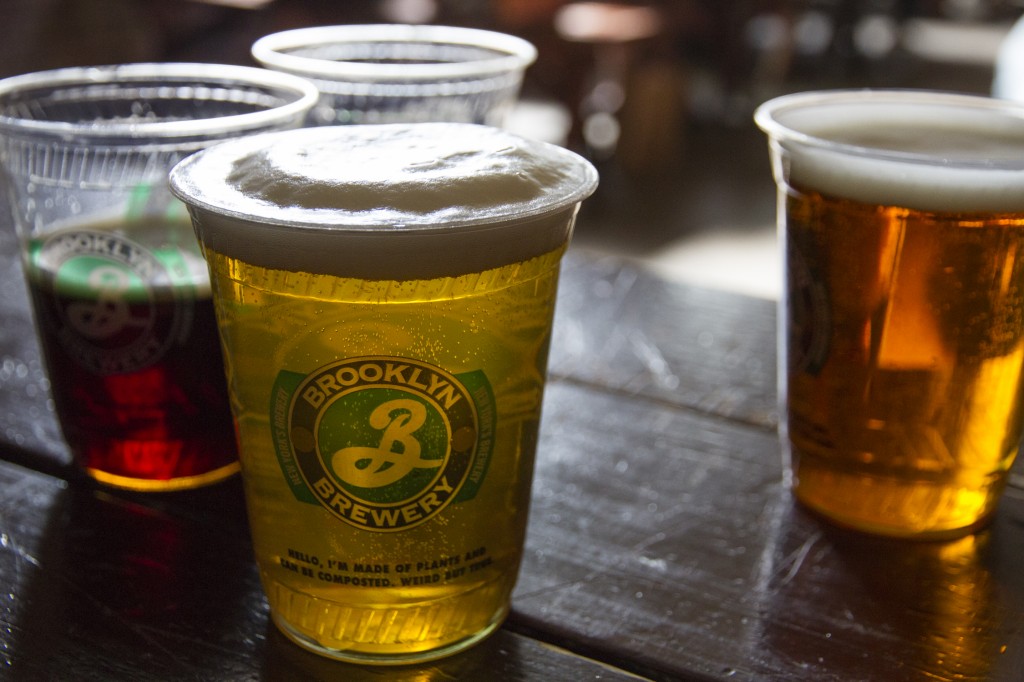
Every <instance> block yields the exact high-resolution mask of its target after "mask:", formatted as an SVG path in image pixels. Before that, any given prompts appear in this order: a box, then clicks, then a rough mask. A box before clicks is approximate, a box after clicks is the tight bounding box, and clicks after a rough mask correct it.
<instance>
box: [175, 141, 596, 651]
mask: <svg viewBox="0 0 1024 682" xmlns="http://www.w3.org/2000/svg"><path fill="white" fill-rule="evenodd" d="M171 182H172V186H173V187H174V190H175V191H176V192H177V193H178V195H179V196H181V197H182V198H183V199H184V200H185V201H186V202H187V203H188V204H189V207H190V209H191V211H192V214H193V218H194V220H195V224H196V230H197V232H198V234H199V236H200V240H201V241H202V243H203V247H204V249H205V253H206V257H207V262H208V263H209V266H210V272H211V278H212V284H213V294H214V301H215V303H216V305H217V311H218V321H219V323H220V325H221V326H220V332H221V337H222V340H223V344H224V349H225V353H226V356H227V357H228V358H229V363H228V366H229V372H230V381H229V385H230V387H231V391H232V401H231V404H232V407H233V409H234V410H235V420H236V423H237V424H238V429H239V442H240V444H241V458H242V476H243V477H244V479H245V483H246V486H245V488H246V499H247V503H248V508H249V519H250V526H251V529H252V533H253V543H254V547H255V551H256V560H257V563H258V564H259V566H260V569H261V576H262V580H263V586H264V589H265V590H266V592H267V597H268V599H269V602H270V608H271V614H272V616H273V618H274V622H275V623H276V624H277V625H278V626H279V627H280V629H281V630H282V631H283V632H284V633H285V634H286V635H288V636H289V637H290V638H291V639H293V640H294V641H296V642H297V643H299V644H300V645H302V646H304V647H306V648H308V649H310V650H312V651H315V652H317V653H320V654H322V655H325V656H330V657H334V658H338V659H343V660H350V661H362V662H366V663H376V664H399V663H410V662H415V661H423V660H429V659H433V658H437V657H439V656H443V655H446V654H451V653H454V652H455V651H458V650H461V649H463V648H465V647H467V646H469V645H471V644H473V643H474V642H477V641H479V640H480V639H481V638H483V637H484V636H486V635H487V634H488V633H490V632H492V631H493V630H494V629H495V628H497V627H498V626H499V625H500V624H501V622H502V620H503V619H504V617H505V615H506V614H507V613H508V608H509V597H510V595H511V592H512V588H513V586H514V585H515V581H516V576H517V573H518V568H519V561H520V557H521V556H522V544H523V538H524V534H525V531H526V520H527V510H528V507H529V499H530V485H531V480H532V471H533V461H534V453H535V449H536V445H537V436H538V432H539V423H540V417H541V405H542V398H543V392H544V384H545V378H546V363H547V349H548V343H549V339H550V333H551V321H552V315H553V309H554V303H555V295H556V291H557V284H558V272H559V264H560V261H561V258H562V255H563V253H564V251H565V248H566V245H567V243H568V240H569V238H570V235H571V233H572V229H573V225H574V222H575V218H576V214H577V211H578V209H579V206H580V203H581V202H582V201H583V200H584V199H585V198H586V197H587V196H589V195H590V193H591V192H593V190H594V188H595V186H596V184H597V173H596V171H595V170H594V169H593V167H592V166H591V165H590V164H589V163H587V162H586V161H584V160H583V159H581V158H579V157H577V156H576V155H575V154H573V153H571V152H569V151H567V150H565V149H562V148H559V147H554V146H553V145H546V144H544V143H541V142H536V141H527V140H523V139H522V138H518V137H516V136H514V135H511V134H510V133H507V132H505V131H502V130H499V129H497V128H494V127H490V126H480V125H470V124H463V123H420V124H395V125H379V126H377V125H371V126H334V127H313V128H306V129H304V130H297V131H288V132H284V133H272V134H268V135H261V136H257V137H252V138H246V139H244V140H238V141H235V142H229V143H225V144H223V145H218V146H217V147H215V148H212V149H209V150H206V151H204V152H201V153H199V154H197V155H195V156H193V157H192V158H190V159H187V160H185V161H184V162H182V163H181V164H179V165H178V166H177V167H176V168H175V169H174V171H173V172H172V174H171Z"/></svg>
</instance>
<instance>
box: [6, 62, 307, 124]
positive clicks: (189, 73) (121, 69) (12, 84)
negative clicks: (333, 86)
mask: <svg viewBox="0 0 1024 682" xmlns="http://www.w3.org/2000/svg"><path fill="white" fill-rule="evenodd" d="M144 81H152V82H154V83H160V82H161V81H164V83H163V84H161V85H158V86H156V87H159V88H161V89H162V88H171V89H173V88H178V87H195V88H208V89H210V90H216V89H217V88H219V87H226V88H230V87H231V86H232V84H233V83H240V84H242V85H245V86H252V87H270V88H279V89H281V90H284V91H288V92H291V93H292V94H293V95H294V99H293V101H291V102H287V103H285V104H282V105H280V106H277V107H274V108H272V109H265V110H262V111H255V112H249V113H244V114H231V115H227V116H214V117H203V118H194V119H187V120H173V121H167V120H164V121H147V120H138V121H130V122H128V121H125V122H109V123H104V124H102V125H97V124H95V123H93V122H70V121H46V120H38V119H32V118H22V117H19V116H11V115H7V114H3V113H0V134H17V133H21V134H24V133H29V134H41V135H49V136H55V137H62V138H86V139H107V140H110V139H124V138H128V139H137V138H156V139H164V140H177V139H182V138H191V137H196V136H202V137H207V136H209V137H215V136H218V135H224V134H229V133H235V132H237V133H241V132H243V131H249V130H254V129H262V128H265V127H267V126H271V125H276V124H283V123H286V122H288V121H290V120H294V121H295V122H296V125H298V124H300V123H301V121H302V120H303V118H304V116H305V114H306V113H307V112H308V111H309V110H311V109H312V108H313V106H314V105H315V104H316V102H317V100H318V99H319V91H318V90H317V88H316V86H315V85H313V84H312V83H310V82H309V81H308V80H306V79H304V78H301V77H298V76H294V75H291V74H287V73H279V72H274V71H269V70H267V69H261V68H257V67H251V66H239V65H231V64H204V63H192V62H166V63H156V62H153V63H148V62H144V63H132V64H110V65H102V66H84V67H77V66H76V67H66V68H60V69H51V70H47V71H36V72H32V73H26V74H22V75H18V76H11V77H8V78H5V79H3V80H0V102H2V101H3V100H4V99H5V98H6V97H8V96H9V95H12V94H14V93H19V92H29V91H31V90H32V89H35V88H43V87H45V88H47V89H49V90H59V89H62V88H64V89H73V88H75V87H90V86H102V85H110V86H120V85H130V84H131V83H134V82H144Z"/></svg>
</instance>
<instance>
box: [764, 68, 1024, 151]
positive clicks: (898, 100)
mask: <svg viewBox="0 0 1024 682" xmlns="http://www.w3.org/2000/svg"><path fill="white" fill-rule="evenodd" d="M875 106H878V107H881V106H888V107H893V106H896V107H904V108H907V109H909V108H912V107H922V106H929V107H940V108H944V109H946V110H947V113H948V114H949V116H950V120H955V118H954V117H953V114H957V118H963V117H964V116H971V115H977V114H979V113H990V112H999V113H1000V114H1002V116H1003V117H1004V118H1003V120H1004V121H1005V122H1006V124H1007V125H1005V126H1004V128H1008V127H1009V125H1010V124H1011V123H1012V125H1013V130H1014V131H1015V134H1016V135H1019V136H1020V137H1022V138H1024V104H1022V103H1019V102H1014V101H1010V100H1003V99H997V98H993V97H987V96H984V95H973V94H963V93H956V92H947V91H940V90H923V89H910V88H875V89H873V88H865V89H835V90H812V91H807V92H797V93H791V94H786V95H781V96H779V97H775V98H773V99H769V100H767V101H765V102H763V103H762V104H760V105H759V106H758V107H757V108H756V109H755V111H754V122H755V124H756V125H757V126H758V127H759V128H760V129H761V130H762V132H764V133H765V134H766V135H767V136H768V138H769V139H770V140H771V141H772V143H773V144H781V145H783V146H792V147H803V148H807V149H818V150H821V151H827V152H832V153H836V154H844V155H852V156H861V157H871V158H877V159H884V160H888V161H892V162H899V163H911V164H920V165H935V166H951V167H961V168H970V167H977V168H987V169H1024V159H1019V160H993V159H989V158H985V157H984V156H982V155H979V156H978V157H977V158H976V159H967V158H964V157H959V156H958V157H955V158H947V157H943V156H940V155H937V154H935V153H931V152H925V151H922V152H913V151H898V150H890V149H884V148H881V147H870V146H865V145H858V144H852V143H849V142H842V141H836V140H831V139H828V138H826V137H823V136H821V135H819V134H816V133H815V132H813V131H808V130H801V129H800V127H799V126H797V125H793V124H792V123H791V122H790V123H787V122H784V121H783V120H782V117H783V116H784V115H785V114H786V113H794V112H797V111H798V110H802V111H810V110H811V109H812V108H822V107H833V108H835V110H836V111H837V112H838V111H839V110H840V108H842V109H843V110H844V113H845V114H846V115H849V116H850V118H851V119H853V118H854V116H855V113H854V111H855V109H857V108H860V109H861V110H862V111H863V110H864V109H865V108H870V107H875ZM873 115H874V116H876V117H877V116H878V114H877V113H875V114H873ZM989 123H990V122H989Z"/></svg>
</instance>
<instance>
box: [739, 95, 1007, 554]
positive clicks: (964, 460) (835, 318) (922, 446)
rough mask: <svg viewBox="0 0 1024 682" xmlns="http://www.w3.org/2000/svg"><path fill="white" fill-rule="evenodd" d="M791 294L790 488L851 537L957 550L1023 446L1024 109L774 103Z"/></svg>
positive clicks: (993, 500)
mask: <svg viewBox="0 0 1024 682" xmlns="http://www.w3.org/2000/svg"><path fill="white" fill-rule="evenodd" d="M755 120H756V122H757V124H758V125H759V126H760V127H761V129H762V130H763V131H764V132H765V133H766V134H767V136H768V140H769V145H770V150H771V160H772V168H773V171H774V176H775V180H776V183H777V186H778V197H779V211H778V218H779V237H780V242H781V244H782V247H783V250H784V256H785V268H784V271H785V281H784V288H783V296H782V297H781V299H780V308H779V325H780V326H779V342H780V343H779V349H780V353H779V378H780V381H779V398H780V403H779V409H780V430H781V435H782V445H783V452H784V456H785V460H784V463H785V470H784V471H785V476H786V478H787V482H788V483H789V484H790V485H791V486H792V488H793V491H794V493H795V495H796V497H797V499H798V500H800V501H801V502H802V503H803V504H804V505H805V506H807V507H808V508H810V509H812V510H814V511H816V512H817V513H819V514H821V515H822V516H824V517H825V518H827V519H829V520H831V521H832V522H834V523H837V524H840V525H843V526H846V527H850V528H854V529H857V530H860V531H865V532H870V533H877V534H882V535H889V536H895V537H902V538H915V539H950V538H955V537H959V536H962V535H964V534H967V533H969V532H972V531H974V530H977V529H979V528H982V527H983V526H985V525H986V524H987V523H988V522H989V521H990V520H991V519H992V516H993V514H994V513H995V511H996V508H997V505H998V502H999V498H1000V495H1001V493H1002V491H1003V489H1004V487H1005V485H1006V482H1007V476H1008V472H1009V469H1010V466H1011V465H1012V463H1013V462H1014V460H1015V459H1016V457H1017V453H1018V450H1019V448H1020V442H1021V434H1022V432H1024V402H1022V396H1024V326H1022V323H1021V321H1022V319H1024V259H1022V258H1021V257H1020V254H1021V253H1022V251H1024V107H1022V106H1020V105H1018V104H1015V103H1011V102H1001V101H998V100H993V99H989V98H984V97H975V96H966V95H957V94H951V93H943V92H929V91H905V90H874V91H872V90H856V91H844V90H833V91H823V92H807V93H796V94H791V95H786V96H783V97H779V98H776V99H773V100H771V101H769V102H766V103H764V104H762V105H761V106H760V107H759V108H758V110H757V112H756V115H755Z"/></svg>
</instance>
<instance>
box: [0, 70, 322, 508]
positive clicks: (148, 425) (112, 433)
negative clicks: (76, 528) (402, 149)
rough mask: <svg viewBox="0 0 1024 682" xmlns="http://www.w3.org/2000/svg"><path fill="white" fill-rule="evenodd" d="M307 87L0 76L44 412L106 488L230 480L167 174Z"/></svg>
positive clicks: (178, 207)
mask: <svg viewBox="0 0 1024 682" xmlns="http://www.w3.org/2000/svg"><path fill="white" fill-rule="evenodd" d="M316 99H317V93H316V89H315V88H313V87H312V86H310V85H309V84H308V83H306V82H304V81H302V80H301V79H299V78H297V77H294V76H287V75H285V74H276V73H270V72H267V71H266V70H264V69H256V68H246V67H232V66H223V65H203V64H130V65H120V66H105V67H88V68H69V69H60V70H55V71H44V72H39V73H33V74H26V75H22V76H15V77H12V78H8V79H6V80H3V81H0V181H2V184H3V185H4V186H5V190H6V191H7V196H8V197H9V200H10V206H11V209H12V213H13V218H14V223H15V227H16V230H17V233H18V236H19V241H20V243H21V250H22V265H23V268H24V271H25V276H26V281H27V283H28V289H29V292H30V294H31V298H32V302H33V306H34V311H35V321H36V327H37V330H38V335H39V338H40V342H41V346H42V351H43V355H44V359H45V361H46V365H47V369H48V373H49V380H50V386H51V390H52V395H53V400H54V404H55V406H56V413H57V416H58V418H59V420H60V425H61V427H62V430H63V433H64V436H65V438H66V440H67V443H68V445H69V446H70V449H71V451H72V453H73V454H74V456H75V458H76V460H77V463H78V464H79V465H81V467H82V469H83V470H84V471H85V472H86V473H88V474H89V475H90V476H92V477H93V478H95V479H97V480H99V481H101V482H102V483H104V484H107V485H111V486H116V487H121V488H129V489H133V490H145V491H166V490H179V489H184V488H193V487H196V486H200V485H205V484H210V483H213V482H216V481H219V480H221V479H223V478H225V477H227V476H230V475H232V474H234V473H236V472H237V471H238V458H237V454H236V445H235V436H234V430H233V427H232V423H231V414H230V408H229V405H228V398H227V387H226V385H225V383H224V379H223V374H224V370H223V368H222V362H221V358H220V352H219V351H220V347H219V343H218V341H217V327H216V322H215V320H214V317H213V305H212V303H211V299H210V284H209V276H208V274H207V271H206V266H205V263H204V262H203V258H202V255H201V253H200V251H199V245H198V242H197V241H196V238H195V235H194V233H193V231H192V227H191V224H190V222H189V219H188V212H187V211H186V210H185V207H184V205H183V204H182V203H181V202H180V201H178V200H177V199H175V198H174V197H173V196H172V195H171V193H170V191H169V189H168V187H167V173H168V172H169V171H170V169H171V167H172V166H173V165H174V164H175V163H177V162H178V161H180V160H181V159H182V158H184V157H186V156H188V155H189V154H191V153H193V152H195V151H197V150H199V149H202V148H203V147H205V146H207V145H210V144H212V143H214V142H217V141H220V140H223V139H226V138H230V137H235V136H239V135H244V134H252V133H257V132H263V131H267V130H276V129H283V128H289V127H296V126H298V125H300V124H301V123H302V121H303V119H304V117H305V115H306V113H307V112H308V111H309V109H310V108H311V107H312V106H313V105H314V104H315V103H316Z"/></svg>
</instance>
